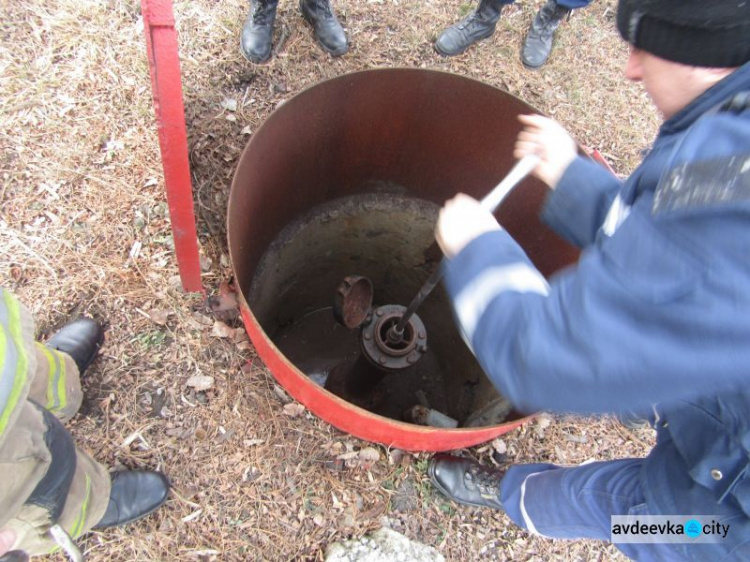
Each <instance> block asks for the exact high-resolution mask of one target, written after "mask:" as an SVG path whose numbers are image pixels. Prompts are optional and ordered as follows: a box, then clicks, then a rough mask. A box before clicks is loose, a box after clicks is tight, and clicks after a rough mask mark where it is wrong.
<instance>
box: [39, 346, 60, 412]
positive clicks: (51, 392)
mask: <svg viewBox="0 0 750 562" xmlns="http://www.w3.org/2000/svg"><path fill="white" fill-rule="evenodd" d="M36 348H37V349H38V350H39V351H41V352H42V355H44V358H45V359H46V360H47V367H48V371H47V373H48V374H47V405H46V406H45V409H47V410H49V411H50V412H53V411H54V410H53V408H54V407H55V385H54V384H53V381H54V380H55V372H56V371H57V369H56V368H55V358H54V357H53V356H52V353H50V350H49V349H47V348H46V347H45V346H44V345H42V344H41V343H39V342H36Z"/></svg>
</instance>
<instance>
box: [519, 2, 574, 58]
mask: <svg viewBox="0 0 750 562" xmlns="http://www.w3.org/2000/svg"><path fill="white" fill-rule="evenodd" d="M568 14H570V8H564V7H563V6H560V5H558V4H557V2H555V0H548V1H547V3H546V4H545V5H544V6H542V7H541V9H540V10H539V11H538V12H537V14H536V17H534V21H533V22H532V23H531V27H530V28H529V32H528V33H527V34H526V40H525V41H524V44H523V51H522V52H521V62H523V64H524V66H526V67H528V68H539V67H540V66H542V65H543V64H544V63H545V62H547V59H548V58H549V55H550V53H551V52H552V38H553V35H554V33H555V30H556V29H557V27H558V26H559V25H560V22H561V21H562V19H563V18H564V17H565V16H567V15H568Z"/></svg>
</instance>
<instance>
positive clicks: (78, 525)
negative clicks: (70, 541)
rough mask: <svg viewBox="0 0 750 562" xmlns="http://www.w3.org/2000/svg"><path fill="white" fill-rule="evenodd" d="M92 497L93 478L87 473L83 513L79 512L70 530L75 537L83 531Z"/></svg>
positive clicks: (82, 506)
mask: <svg viewBox="0 0 750 562" xmlns="http://www.w3.org/2000/svg"><path fill="white" fill-rule="evenodd" d="M90 499H91V478H89V475H88V474H87V475H86V495H85V496H84V498H83V505H81V513H79V514H78V518H77V519H76V521H75V523H73V528H72V529H71V531H70V535H71V536H72V537H73V538H74V539H75V538H78V536H79V535H80V534H81V533H82V532H83V525H84V523H86V516H87V515H88V511H89V500H90Z"/></svg>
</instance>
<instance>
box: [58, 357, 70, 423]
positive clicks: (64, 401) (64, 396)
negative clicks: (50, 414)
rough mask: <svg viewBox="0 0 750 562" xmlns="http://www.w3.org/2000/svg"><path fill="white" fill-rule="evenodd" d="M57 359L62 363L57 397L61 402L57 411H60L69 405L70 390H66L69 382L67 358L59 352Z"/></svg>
mask: <svg viewBox="0 0 750 562" xmlns="http://www.w3.org/2000/svg"><path fill="white" fill-rule="evenodd" d="M57 361H58V363H59V365H60V377H59V379H58V380H57V399H58V401H59V404H58V405H57V410H55V411H56V412H59V411H60V410H63V409H64V408H65V406H67V405H68V391H67V390H66V386H65V383H66V382H67V378H66V373H65V371H66V368H65V359H64V358H63V357H62V355H60V354H59V353H58V354H57Z"/></svg>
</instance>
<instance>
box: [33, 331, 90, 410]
mask: <svg viewBox="0 0 750 562" xmlns="http://www.w3.org/2000/svg"><path fill="white" fill-rule="evenodd" d="M35 352H36V369H35V371H34V373H33V375H32V380H31V388H30V389H29V398H30V399H31V400H33V401H34V402H36V403H37V404H39V405H41V406H43V407H44V408H46V409H47V410H49V411H50V412H52V413H53V414H54V415H55V417H57V418H58V419H59V420H60V421H62V422H66V421H68V420H69V419H70V418H72V417H73V416H74V415H75V414H76V412H78V409H79V408H80V407H81V402H82V400H83V392H82V391H81V379H80V374H79V373H78V367H77V366H76V364H75V361H73V359H72V358H71V357H70V356H69V355H68V354H66V353H62V352H60V351H57V350H55V349H49V348H47V347H45V346H44V345H42V344H41V343H38V342H37V343H36V348H35Z"/></svg>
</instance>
